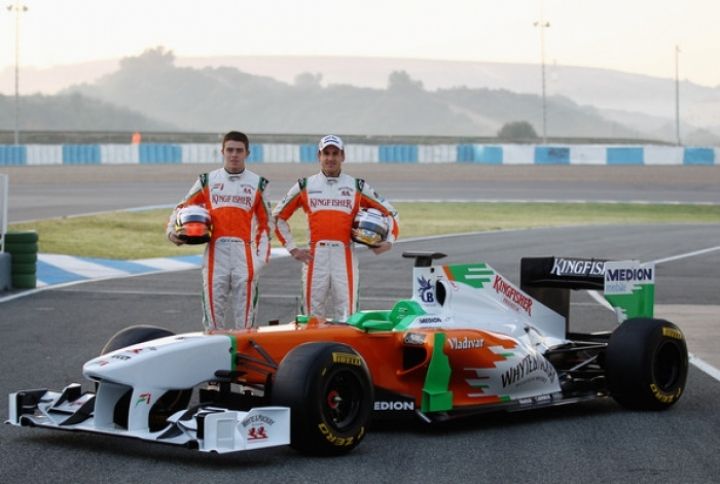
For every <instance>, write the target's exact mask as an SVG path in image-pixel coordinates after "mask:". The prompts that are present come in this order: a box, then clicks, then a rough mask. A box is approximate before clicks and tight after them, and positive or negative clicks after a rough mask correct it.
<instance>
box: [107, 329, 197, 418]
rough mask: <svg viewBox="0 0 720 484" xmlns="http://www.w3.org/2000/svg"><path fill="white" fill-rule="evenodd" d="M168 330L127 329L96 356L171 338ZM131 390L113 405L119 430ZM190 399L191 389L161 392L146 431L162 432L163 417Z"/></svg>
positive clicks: (127, 409)
mask: <svg viewBox="0 0 720 484" xmlns="http://www.w3.org/2000/svg"><path fill="white" fill-rule="evenodd" d="M174 334H175V333H173V332H172V331H170V330H168V329H165V328H160V327H158V326H149V325H138V326H130V327H128V328H125V329H122V330H120V331H118V332H117V333H115V334H114V335H113V336H112V337H111V338H110V339H109V340H108V342H107V343H105V346H103V348H102V350H100V354H101V355H104V354H107V353H110V352H111V351H115V350H119V349H120V348H125V347H128V346H132V345H136V344H139V343H145V342H146V341H152V340H154V339H159V338H165V337H166V336H173V335H174ZM131 394H132V391H131V390H130V391H128V392H127V393H126V394H125V395H123V396H122V397H121V398H120V400H119V401H118V403H117V405H115V411H114V412H113V422H114V423H115V424H117V425H119V426H121V427H126V428H127V424H128V414H129V408H130V397H131ZM191 397H192V389H185V390H170V391H167V392H165V393H164V394H163V395H162V396H161V397H160V398H159V399H157V400H156V401H155V403H154V404H153V406H152V408H151V409H150V414H149V416H148V420H149V421H148V428H149V429H150V431H151V432H156V431H158V430H162V429H163V428H165V426H166V425H167V418H168V417H169V416H171V415H172V414H174V413H175V412H177V411H179V410H182V409H185V408H187V406H188V404H189V403H190V398H191Z"/></svg>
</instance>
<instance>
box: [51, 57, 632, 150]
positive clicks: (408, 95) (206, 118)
mask: <svg viewBox="0 0 720 484" xmlns="http://www.w3.org/2000/svg"><path fill="white" fill-rule="evenodd" d="M65 92H66V93H77V94H81V95H82V96H84V97H89V98H94V99H99V100H102V101H104V102H107V103H112V104H114V105H117V106H125V107H127V108H129V109H131V110H134V111H138V112H140V113H142V114H143V115H145V116H146V117H148V118H151V119H157V120H161V121H163V122H167V123H172V124H174V125H176V126H177V127H178V128H179V129H181V130H184V131H223V130H227V129H230V128H242V129H244V130H247V131H250V132H263V133H289V134H292V133H323V132H338V133H347V134H358V135H385V134H392V135H451V136H494V135H495V134H496V133H497V131H498V130H499V128H500V127H501V126H502V125H503V124H504V123H506V122H508V121H517V120H525V121H529V122H530V123H531V124H533V125H534V126H535V129H536V131H538V132H540V131H541V108H540V100H539V97H538V96H536V95H532V94H516V93H513V92H510V91H507V90H491V89H470V88H466V87H460V88H450V89H438V90H436V91H428V90H426V89H425V88H424V86H423V83H422V82H421V81H419V80H416V79H413V78H412V77H410V76H409V75H408V74H407V73H405V72H403V71H394V72H391V73H390V75H389V76H388V79H387V87H386V88H383V89H379V88H360V87H355V86H350V85H342V84H330V85H323V84H322V77H321V76H319V75H314V74H311V73H304V74H300V75H298V76H296V78H295V80H294V83H293V84H289V83H286V82H281V81H278V80H275V79H272V78H270V77H262V76H256V75H252V74H248V73H245V72H242V71H240V70H238V69H235V68H231V67H214V68H213V67H204V68H201V69H196V68H191V67H179V66H177V65H176V63H175V59H174V56H173V54H172V53H171V52H168V51H165V50H164V49H161V48H159V49H153V50H149V51H147V52H145V53H144V54H143V55H141V56H138V57H130V58H126V59H123V61H122V62H121V63H120V68H119V69H118V70H117V71H115V72H113V73H111V74H108V75H106V76H104V77H102V78H100V79H98V80H97V81H96V82H94V83H92V84H82V85H78V86H74V87H72V88H69V89H68V90H66V91H65ZM548 126H549V128H548V135H549V136H564V137H620V138H631V137H638V136H643V135H644V134H643V133H641V132H639V131H637V130H633V129H629V128H626V127H624V126H622V125H621V124H620V123H617V122H613V121H609V120H606V119H604V118H603V117H602V116H601V115H600V114H599V113H598V112H597V111H596V110H595V109H593V108H584V107H581V106H579V105H577V104H576V103H574V102H573V101H571V100H570V99H567V98H564V97H559V96H552V97H550V98H549V99H548Z"/></svg>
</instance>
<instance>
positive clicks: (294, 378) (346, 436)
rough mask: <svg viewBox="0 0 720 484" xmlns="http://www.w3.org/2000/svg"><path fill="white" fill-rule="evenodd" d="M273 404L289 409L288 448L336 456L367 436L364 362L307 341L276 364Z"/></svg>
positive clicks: (343, 349)
mask: <svg viewBox="0 0 720 484" xmlns="http://www.w3.org/2000/svg"><path fill="white" fill-rule="evenodd" d="M271 400H272V403H273V405H280V406H286V407H290V409H291V410H290V415H291V417H290V426H291V431H290V440H291V443H290V445H291V446H292V447H293V448H295V449H297V450H299V451H301V452H304V453H308V454H315V455H340V454H345V453H347V452H349V451H350V450H352V449H354V448H355V447H356V446H357V445H358V444H359V443H360V441H361V440H362V439H363V437H365V433H366V431H367V426H368V424H369V421H370V415H371V411H372V405H373V387H372V383H371V379H370V373H369V372H368V369H367V366H366V365H365V361H364V360H363V359H362V357H361V356H360V355H359V354H358V353H357V352H356V351H355V350H353V349H352V348H351V347H349V346H347V345H344V344H340V343H326V342H318V343H305V344H303V345H300V346H298V347H296V348H294V349H293V350H292V351H290V353H288V354H287V355H286V356H285V358H283V360H282V361H281V362H280V366H279V368H278V371H277V373H276V374H275V380H274V382H273V387H272V398H271Z"/></svg>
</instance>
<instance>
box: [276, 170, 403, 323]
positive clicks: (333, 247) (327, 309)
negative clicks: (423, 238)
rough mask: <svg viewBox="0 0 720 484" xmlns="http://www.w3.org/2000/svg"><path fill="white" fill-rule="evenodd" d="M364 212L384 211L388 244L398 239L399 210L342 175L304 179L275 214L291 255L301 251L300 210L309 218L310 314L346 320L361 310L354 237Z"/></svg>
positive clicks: (306, 271)
mask: <svg viewBox="0 0 720 484" xmlns="http://www.w3.org/2000/svg"><path fill="white" fill-rule="evenodd" d="M361 207H367V208H375V209H378V210H379V211H380V212H382V214H383V215H385V217H386V219H387V221H388V223H389V227H390V231H389V234H388V238H387V240H388V241H389V242H392V241H394V240H395V239H396V238H397V236H398V216H397V212H396V211H395V209H394V208H393V206H392V205H390V203H388V202H387V201H385V200H384V199H383V198H382V197H380V196H379V195H378V194H377V193H375V191H374V190H373V189H372V188H370V187H369V186H368V185H367V183H365V182H364V181H363V180H361V179H356V178H353V177H351V176H349V175H346V174H342V173H341V174H340V175H339V176H336V177H331V176H326V175H324V174H323V173H318V174H317V175H313V176H311V177H309V178H303V179H301V180H299V181H298V183H296V184H295V185H293V186H292V188H291V189H290V191H289V192H288V194H287V195H286V196H285V198H284V199H283V200H282V201H281V202H280V203H279V204H278V205H277V206H276V207H275V210H273V217H274V219H275V223H276V234H277V236H278V239H279V240H280V242H281V243H282V244H283V245H284V246H285V248H287V250H288V251H292V250H293V249H294V248H295V247H296V246H295V243H294V242H293V239H292V235H291V233H290V226H289V225H288V222H287V221H288V219H289V218H290V217H291V216H292V215H293V213H295V211H296V210H297V209H298V208H302V209H303V210H304V211H305V214H306V215H307V218H308V226H309V229H310V232H309V233H310V252H311V254H312V260H311V261H310V262H309V263H308V264H305V265H303V282H302V284H303V303H304V310H305V311H308V312H309V314H312V315H315V316H322V317H326V318H332V319H336V320H341V321H342V320H345V319H347V317H348V316H349V315H350V314H352V313H353V312H355V311H356V310H357V306H358V297H357V295H358V269H357V260H356V258H355V254H354V252H353V249H352V245H351V240H350V237H351V229H352V223H353V220H354V218H355V215H357V212H358V210H360V208H361Z"/></svg>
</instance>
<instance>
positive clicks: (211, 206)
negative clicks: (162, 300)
mask: <svg viewBox="0 0 720 484" xmlns="http://www.w3.org/2000/svg"><path fill="white" fill-rule="evenodd" d="M266 185H267V180H266V179H265V178H263V177H261V176H258V175H257V174H255V173H253V172H251V171H249V170H247V169H246V170H243V171H242V172H241V173H238V174H230V173H228V172H227V171H225V169H224V168H220V169H218V170H214V171H211V172H210V173H203V174H202V175H200V177H199V178H198V180H197V181H196V182H195V184H194V185H193V186H192V188H191V189H190V192H189V193H188V194H187V196H186V197H185V198H184V199H183V201H182V202H180V204H179V205H178V206H177V207H176V209H175V212H176V211H177V210H178V209H180V208H182V207H185V206H187V205H201V206H203V207H205V208H206V209H207V210H208V212H210V217H211V220H212V236H211V238H210V242H208V244H207V247H206V248H205V255H204V258H203V270H202V274H203V301H202V302H203V325H204V326H205V329H206V330H213V329H225V328H226V322H227V321H226V314H225V313H226V307H227V305H228V301H229V299H230V296H231V295H232V300H233V303H234V304H233V312H234V315H235V327H236V328H243V327H244V328H249V327H251V326H252V325H253V323H254V321H255V310H256V305H257V297H258V294H257V279H258V275H259V274H260V271H261V270H262V268H263V267H264V266H265V264H266V263H267V262H268V259H269V258H270V237H271V233H272V220H271V219H270V204H269V203H268V202H267V200H266V198H265V195H264V190H265V187H266ZM175 212H173V215H172V216H171V217H170V223H169V224H168V231H170V230H172V224H173V222H174V220H175Z"/></svg>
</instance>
